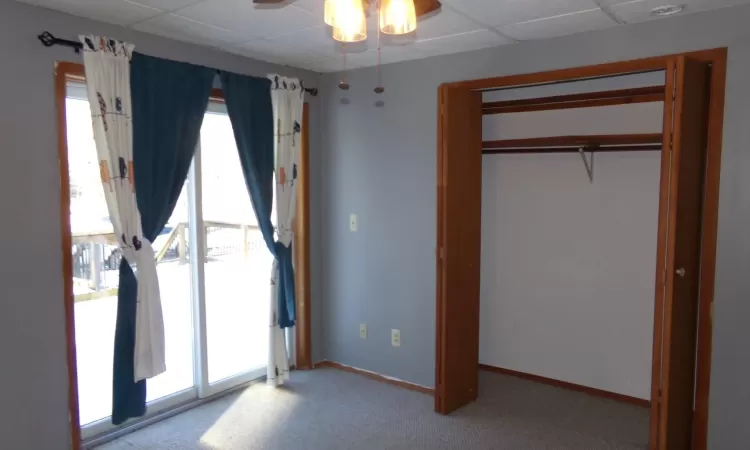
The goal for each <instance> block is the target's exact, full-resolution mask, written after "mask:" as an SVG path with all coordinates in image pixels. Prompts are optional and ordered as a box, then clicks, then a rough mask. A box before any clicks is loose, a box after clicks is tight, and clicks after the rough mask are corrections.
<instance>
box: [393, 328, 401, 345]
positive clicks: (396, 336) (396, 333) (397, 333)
mask: <svg viewBox="0 0 750 450" xmlns="http://www.w3.org/2000/svg"><path fill="white" fill-rule="evenodd" d="M391 345H392V346H394V347H401V330H396V329H395V328H394V329H392V330H391Z"/></svg>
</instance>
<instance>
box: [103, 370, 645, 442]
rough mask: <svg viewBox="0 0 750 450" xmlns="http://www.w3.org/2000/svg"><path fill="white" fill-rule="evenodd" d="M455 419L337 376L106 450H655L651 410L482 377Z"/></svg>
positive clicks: (412, 396) (196, 416) (231, 405)
mask: <svg viewBox="0 0 750 450" xmlns="http://www.w3.org/2000/svg"><path fill="white" fill-rule="evenodd" d="M479 382H480V384H479V386H480V391H479V392H480V394H479V400H478V401H477V402H475V403H473V404H471V405H469V406H467V407H465V408H463V409H461V410H459V411H457V412H455V413H453V414H451V415H450V416H441V415H439V414H436V413H435V412H433V410H432V407H433V401H432V397H431V396H428V395H425V394H420V393H417V392H413V391H409V390H405V389H401V388H398V387H395V386H391V385H388V384H384V383H379V382H377V381H372V380H369V379H367V378H364V377H362V376H359V375H355V374H350V373H346V372H341V371H337V370H335V369H316V370H313V371H309V372H293V373H292V381H291V382H290V383H289V384H287V385H285V386H284V387H283V388H280V389H273V388H269V387H268V386H266V385H265V384H256V385H253V386H250V387H249V388H247V389H245V390H244V391H242V392H238V393H235V394H232V395H229V396H227V397H224V398H221V399H219V400H216V401H214V402H211V403H207V404H205V405H202V406H200V407H198V408H195V409H193V410H190V411H188V412H185V413H183V414H180V415H178V416H175V417H172V418H170V419H167V420H165V421H163V422H160V423H158V424H156V425H152V426H150V427H147V428H144V429H142V430H139V431H136V432H135V433H132V434H129V435H127V436H124V437H122V438H120V439H118V440H116V441H112V442H110V443H108V444H105V445H104V446H101V447H99V448H100V449H102V450H133V449H159V450H167V449H175V450H177V449H179V450H191V449H201V450H247V449H273V450H285V449H295V450H299V449H320V450H333V449H508V450H536V449H539V450H541V449H545V450H551V449H575V450H584V449H618V450H620V449H623V450H624V449H645V448H647V443H648V410H647V409H646V408H642V407H637V406H631V405H625V404H621V403H617V402H615V401H612V400H604V399H600V398H596V397H591V396H588V395H586V394H582V393H577V392H571V391H567V390H564V389H560V388H556V387H552V386H546V385H542V384H538V383H535V382H531V381H526V380H521V379H517V378H513V377H508V376H504V375H499V374H495V373H489V372H480V378H479Z"/></svg>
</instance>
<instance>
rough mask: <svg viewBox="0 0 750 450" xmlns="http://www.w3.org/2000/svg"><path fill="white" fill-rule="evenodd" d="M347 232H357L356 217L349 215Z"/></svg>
mask: <svg viewBox="0 0 750 450" xmlns="http://www.w3.org/2000/svg"><path fill="white" fill-rule="evenodd" d="M349 231H357V215H356V214H349Z"/></svg>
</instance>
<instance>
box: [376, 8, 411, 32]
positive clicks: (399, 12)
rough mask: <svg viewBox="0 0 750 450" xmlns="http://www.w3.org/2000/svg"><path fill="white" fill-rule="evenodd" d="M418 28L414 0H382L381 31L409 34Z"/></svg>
mask: <svg viewBox="0 0 750 450" xmlns="http://www.w3.org/2000/svg"><path fill="white" fill-rule="evenodd" d="M416 29H417V13H416V10H415V9H414V0H381V3H380V31H382V32H383V33H385V34H408V33H411V32H412V31H414V30H416Z"/></svg>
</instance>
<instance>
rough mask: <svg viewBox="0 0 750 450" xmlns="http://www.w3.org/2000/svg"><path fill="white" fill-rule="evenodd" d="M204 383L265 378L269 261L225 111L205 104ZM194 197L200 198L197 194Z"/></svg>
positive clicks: (201, 162)
mask: <svg viewBox="0 0 750 450" xmlns="http://www.w3.org/2000/svg"><path fill="white" fill-rule="evenodd" d="M196 163H197V164H196V166H195V167H196V169H197V170H195V172H196V174H199V176H196V181H197V185H198V186H200V187H199V188H196V197H197V198H198V203H199V205H200V214H199V217H200V220H201V222H202V229H203V230H204V233H203V236H202V238H203V241H204V242H203V246H204V252H203V254H202V255H201V256H202V261H201V263H202V267H203V276H202V278H203V280H204V292H205V294H204V296H203V298H204V299H205V330H206V346H207V352H206V353H207V357H206V360H207V369H208V373H207V377H206V381H207V382H206V383H205V386H204V387H203V389H204V391H205V393H204V395H211V394H213V393H215V392H217V391H220V390H223V389H226V388H229V387H232V386H235V385H237V384H240V383H243V382H246V381H249V380H251V379H253V378H257V377H260V376H262V375H264V374H265V366H266V363H267V357H268V314H269V308H268V306H269V295H270V285H269V279H270V275H271V264H272V262H273V257H272V256H271V253H270V252H269V251H268V248H267V247H266V244H265V242H264V240H263V235H262V234H261V232H260V229H259V228H258V222H257V220H256V218H255V212H254V210H253V207H252V204H251V202H250V195H249V194H248V192H247V187H246V185H245V179H244V177H243V174H242V169H241V166H240V159H239V153H238V152H237V147H236V145H235V141H234V134H233V132H232V124H231V122H230V121H229V116H228V115H227V112H226V107H225V106H224V104H223V103H222V102H221V101H220V100H218V99H212V102H211V103H210V105H209V110H208V112H207V114H206V116H205V117H204V119H203V127H202V128H201V139H200V149H199V152H197V156H196ZM198 193H200V195H197V194H198Z"/></svg>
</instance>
